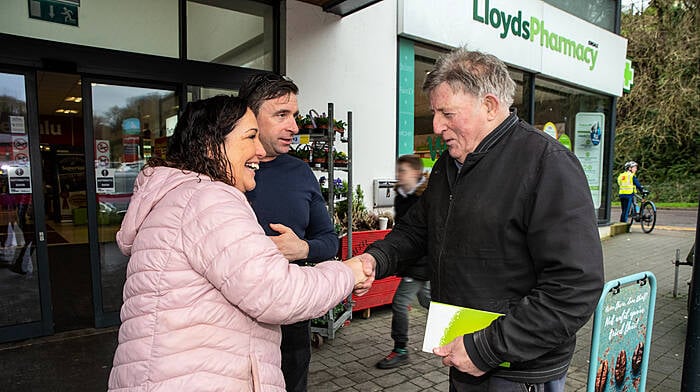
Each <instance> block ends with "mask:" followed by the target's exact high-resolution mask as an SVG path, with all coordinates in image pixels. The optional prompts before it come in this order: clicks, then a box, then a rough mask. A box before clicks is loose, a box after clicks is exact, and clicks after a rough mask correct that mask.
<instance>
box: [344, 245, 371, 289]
mask: <svg viewBox="0 0 700 392" xmlns="http://www.w3.org/2000/svg"><path fill="white" fill-rule="evenodd" d="M343 263H344V264H345V265H346V266H348V267H350V269H351V270H352V272H353V274H354V275H355V289H354V290H353V293H354V294H355V295H357V296H361V295H364V294H366V293H367V292H368V291H369V289H370V288H371V287H372V283H373V282H374V274H375V269H376V266H377V261H376V260H375V259H374V257H373V256H372V255H370V254H369V253H363V254H361V255H359V256H355V257H353V258H351V259H347V260H345V261H344V262H343Z"/></svg>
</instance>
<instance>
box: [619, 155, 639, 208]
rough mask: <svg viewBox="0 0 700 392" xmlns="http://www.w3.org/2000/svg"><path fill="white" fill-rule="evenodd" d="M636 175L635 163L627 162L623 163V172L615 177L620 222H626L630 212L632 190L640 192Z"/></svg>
mask: <svg viewBox="0 0 700 392" xmlns="http://www.w3.org/2000/svg"><path fill="white" fill-rule="evenodd" d="M636 173H637V162H635V161H629V162H627V163H625V171H624V172H622V173H621V174H620V175H619V176H617V185H618V186H619V187H620V207H621V209H622V213H621V214H620V222H627V215H628V214H629V211H630V205H631V204H632V198H633V197H634V188H637V189H638V190H639V192H642V190H643V189H644V188H642V184H641V183H640V182H639V180H638V179H637V176H636V175H635V174H636Z"/></svg>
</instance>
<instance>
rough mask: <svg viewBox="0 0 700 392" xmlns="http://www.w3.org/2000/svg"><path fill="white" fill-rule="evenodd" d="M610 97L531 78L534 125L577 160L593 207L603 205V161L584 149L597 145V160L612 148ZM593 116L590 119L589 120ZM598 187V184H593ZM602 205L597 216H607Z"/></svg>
mask: <svg viewBox="0 0 700 392" xmlns="http://www.w3.org/2000/svg"><path fill="white" fill-rule="evenodd" d="M612 101H613V100H612V98H611V97H609V96H605V95H601V94H596V93H594V92H591V91H585V90H582V89H578V88H575V87H571V86H567V85H564V84H562V83H559V82H555V81H550V80H546V79H543V78H537V80H536V81H535V113H534V123H533V125H534V126H535V128H537V129H540V130H542V131H543V132H545V133H547V134H549V135H550V136H552V137H554V138H556V139H557V140H559V141H560V142H561V143H562V144H563V145H564V146H566V147H567V148H569V149H570V150H572V151H573V152H574V154H576V155H577V156H578V157H579V159H580V160H581V164H582V167H583V168H584V172H586V175H587V177H588V178H589V184H590V185H591V186H592V187H593V188H592V196H593V199H594V203H595V204H596V207H598V206H605V205H606V204H607V203H606V198H607V191H608V186H609V184H608V182H607V181H603V180H602V179H605V178H608V176H609V174H608V165H607V163H606V162H600V161H595V160H593V161H591V159H590V153H589V152H588V151H584V149H588V148H591V151H597V150H595V149H593V148H594V147H598V148H599V151H597V153H598V154H599V157H600V160H603V157H605V156H608V154H607V151H609V150H610V148H612V147H611V146H610V143H608V141H609V140H610V134H611V131H610V130H611V127H612V124H611V113H612V109H613V106H612V104H613V102H612ZM591 119H593V120H591ZM596 187H599V188H596ZM606 214H607V212H606V210H605V208H599V212H598V217H599V219H600V220H601V221H604V220H607V217H606V216H605V215H606Z"/></svg>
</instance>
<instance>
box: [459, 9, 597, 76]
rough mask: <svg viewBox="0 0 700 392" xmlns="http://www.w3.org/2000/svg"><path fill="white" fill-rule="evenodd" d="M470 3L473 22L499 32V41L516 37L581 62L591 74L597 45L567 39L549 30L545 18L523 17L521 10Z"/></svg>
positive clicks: (562, 32) (563, 34)
mask: <svg viewBox="0 0 700 392" xmlns="http://www.w3.org/2000/svg"><path fill="white" fill-rule="evenodd" d="M473 2H474V9H473V15H472V19H473V20H475V21H477V22H480V23H483V24H485V25H488V26H491V27H493V29H494V30H496V31H498V32H499V37H500V38H502V39H508V38H509V37H519V38H521V39H524V40H529V41H530V42H532V43H533V44H534V45H540V46H541V47H543V48H546V49H548V50H551V51H553V52H557V53H560V54H561V55H563V56H569V57H571V58H574V59H576V60H578V61H582V62H584V63H586V64H587V65H588V69H589V70H591V71H592V70H594V69H595V66H596V61H597V59H598V44H597V43H595V42H593V41H591V40H587V41H585V45H584V44H583V43H581V41H580V40H577V39H573V38H570V37H569V36H568V34H567V32H566V31H552V30H549V29H548V28H547V24H546V23H545V22H546V21H545V20H544V19H539V18H536V17H534V16H527V15H523V12H522V11H521V10H518V12H517V13H515V14H513V13H509V12H505V11H502V10H500V9H498V8H496V7H492V6H491V5H490V3H489V0H473Z"/></svg>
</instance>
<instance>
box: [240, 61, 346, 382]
mask: <svg viewBox="0 0 700 392" xmlns="http://www.w3.org/2000/svg"><path fill="white" fill-rule="evenodd" d="M298 92H299V88H298V87H297V86H296V84H294V82H293V81H292V80H291V79H289V78H288V77H286V76H281V75H276V74H270V73H265V74H258V75H254V76H252V77H250V78H248V79H247V80H246V82H245V83H244V84H243V86H242V87H241V90H240V92H239V96H240V97H241V98H243V99H245V100H246V101H247V102H248V106H249V107H250V108H251V109H252V110H253V113H254V114H255V118H256V119H257V121H258V128H259V133H260V142H261V143H262V145H263V148H264V149H265V155H266V156H265V157H264V158H262V159H260V169H259V170H258V171H257V172H256V173H255V180H256V182H257V186H256V187H255V189H254V190H252V191H250V192H247V193H246V196H247V198H248V200H249V201H250V204H251V206H252V207H253V210H254V211H255V215H256V216H257V218H258V222H259V223H260V225H261V226H262V228H263V229H264V230H265V233H266V234H267V235H268V236H271V239H272V241H274V242H275V244H276V245H277V247H278V248H279V249H280V251H281V252H282V254H283V255H284V256H285V257H286V258H287V259H288V260H289V261H290V262H293V263H296V264H299V265H305V264H306V263H316V262H320V261H324V260H329V259H332V258H333V257H335V255H336V254H337V253H338V236H337V234H336V233H335V230H334V228H333V222H331V219H330V217H329V216H328V210H327V209H326V203H325V201H324V200H323V197H322V196H321V189H320V187H319V185H318V181H317V180H316V177H315V176H314V174H313V172H312V171H311V168H310V167H309V165H307V164H306V163H304V162H302V161H301V160H299V159H297V158H294V157H292V156H290V155H288V154H287V152H289V146H290V145H291V144H292V138H293V137H294V135H296V134H297V133H299V128H298V127H297V124H296V121H295V118H296V116H297V114H299V107H298V103H297V94H298ZM280 348H281V351H282V373H283V374H284V380H285V384H286V388H287V391H295V392H302V391H306V389H307V381H308V374H309V363H310V361H311V325H310V321H308V320H307V321H302V322H299V323H295V324H291V325H283V326H282V343H281V346H280Z"/></svg>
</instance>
